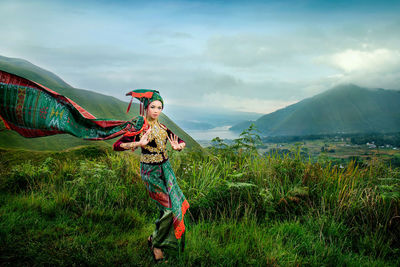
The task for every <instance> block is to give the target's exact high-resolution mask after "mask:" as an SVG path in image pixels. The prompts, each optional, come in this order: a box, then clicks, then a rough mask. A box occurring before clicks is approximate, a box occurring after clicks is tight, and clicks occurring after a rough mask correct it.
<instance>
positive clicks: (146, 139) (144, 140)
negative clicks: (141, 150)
mask: <svg viewBox="0 0 400 267" xmlns="http://www.w3.org/2000/svg"><path fill="white" fill-rule="evenodd" d="M150 131H151V128H149V129H148V130H147V131H146V132H145V133H144V135H142V138H140V140H139V146H141V147H144V146H145V145H147V144H148V143H149V134H150Z"/></svg>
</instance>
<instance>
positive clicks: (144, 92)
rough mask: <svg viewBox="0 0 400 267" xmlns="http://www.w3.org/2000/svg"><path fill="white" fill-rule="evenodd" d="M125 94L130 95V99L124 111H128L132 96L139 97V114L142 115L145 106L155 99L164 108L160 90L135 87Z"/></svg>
mask: <svg viewBox="0 0 400 267" xmlns="http://www.w3.org/2000/svg"><path fill="white" fill-rule="evenodd" d="M126 95H131V96H132V99H131V102H130V103H129V106H128V109H127V110H126V112H129V110H130V108H131V105H132V100H133V98H136V99H139V101H140V115H142V116H144V110H145V109H146V108H147V106H148V105H149V104H150V103H151V102H153V101H156V100H159V101H160V102H161V104H162V106H163V108H164V100H163V99H162V97H161V95H160V92H158V91H157V90H152V89H136V90H133V91H131V92H129V93H127V94H126Z"/></svg>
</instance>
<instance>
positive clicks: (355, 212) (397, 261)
mask: <svg viewBox="0 0 400 267" xmlns="http://www.w3.org/2000/svg"><path fill="white" fill-rule="evenodd" d="M247 141H248V140H247ZM239 143H240V142H239ZM253 145H254V143H252V142H251V140H250V143H249V142H247V143H246V142H245V143H244V144H242V145H241V146H238V145H226V144H223V143H219V144H218V145H216V146H214V147H211V148H209V149H208V150H207V151H206V152H195V151H186V152H181V153H177V152H170V160H171V163H172V166H173V167H174V170H175V172H176V175H177V177H178V183H179V184H180V186H181V188H182V190H183V192H184V194H185V195H186V197H187V199H188V201H189V203H190V205H191V207H190V210H189V213H188V215H187V217H186V220H187V235H186V250H185V252H184V253H176V252H175V253H174V252H172V251H167V253H168V257H169V259H168V263H166V264H165V265H167V266H168V265H171V266H214V265H217V266H232V265H253V266H299V265H300V266H399V265H400V251H399V249H400V241H399V240H400V239H399V236H400V216H399V215H400V214H399V208H400V170H399V169H395V168H391V167H388V166H387V165H386V164H384V163H382V162H381V161H380V160H379V158H376V157H371V159H370V160H369V161H368V164H364V165H362V166H358V165H356V164H354V162H350V163H349V164H347V165H345V166H344V167H343V168H339V167H338V166H336V165H333V164H331V162H330V161H329V160H326V158H320V159H319V160H317V161H311V160H309V159H308V158H303V157H302V156H301V155H302V154H301V148H298V149H297V150H292V151H291V152H292V153H291V154H286V155H278V154H271V155H268V156H262V155H260V154H258V153H257V152H256V150H255V148H254V146H253ZM0 159H1V166H0V167H1V168H0V174H1V176H0V190H1V196H0V203H1V204H0V243H1V246H0V261H1V264H2V265H5V266H7V265H9V266H15V265H19V266H20V265H24V266H25V265H26V266H32V265H60V266H67V265H68V266H70V265H90V266H92V265H93V266H94V265H96V266H97V265H99V266H110V265H118V266H151V265H153V262H152V257H151V254H150V252H149V250H148V248H147V242H146V238H147V236H148V235H149V234H150V233H151V232H152V230H153V227H154V225H153V222H154V220H155V219H156V216H157V210H156V206H155V205H154V203H152V202H151V201H150V200H149V197H148V196H147V192H146V191H145V187H144V185H143V184H142V182H141V178H140V175H139V174H140V171H139V158H138V155H136V154H134V153H130V152H113V151H111V149H109V148H106V147H92V146H89V147H81V148H79V149H72V150H68V151H63V152H45V151H42V152H33V151H23V150H0Z"/></svg>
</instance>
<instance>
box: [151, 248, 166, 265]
mask: <svg viewBox="0 0 400 267" xmlns="http://www.w3.org/2000/svg"><path fill="white" fill-rule="evenodd" d="M153 258H154V261H155V262H159V261H163V260H164V253H163V251H162V249H161V248H155V247H153Z"/></svg>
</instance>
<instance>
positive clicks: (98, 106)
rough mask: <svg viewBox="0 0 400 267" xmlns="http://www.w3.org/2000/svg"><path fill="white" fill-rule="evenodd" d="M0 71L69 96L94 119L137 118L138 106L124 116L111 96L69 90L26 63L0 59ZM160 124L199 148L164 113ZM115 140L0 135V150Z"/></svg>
mask: <svg viewBox="0 0 400 267" xmlns="http://www.w3.org/2000/svg"><path fill="white" fill-rule="evenodd" d="M0 69H1V70H4V71H7V72H10V73H14V74H16V75H19V76H22V77H24V78H27V79H30V80H33V81H35V82H38V83H40V84H42V85H44V86H46V87H49V88H50V89H52V90H54V91H56V92H58V93H60V94H62V95H65V96H67V97H69V98H70V99H72V100H73V101H75V102H76V103H77V104H78V105H80V106H82V107H83V108H84V109H86V110H87V111H89V112H90V113H92V114H93V115H94V116H96V117H97V118H107V119H118V120H121V119H122V120H129V119H131V118H132V117H134V116H137V115H138V110H139V108H138V104H134V106H133V107H132V108H131V111H130V113H129V114H127V113H126V108H127V105H128V103H126V102H123V101H121V100H119V99H117V98H115V97H112V96H107V95H103V94H99V93H96V92H93V91H88V90H82V89H77V88H73V87H72V86H70V85H69V84H67V83H66V82H65V81H63V80H62V79H61V78H60V77H58V76H57V75H55V74H53V73H51V72H49V71H47V70H44V69H42V68H40V67H38V66H36V65H34V64H32V63H30V62H28V61H26V60H23V59H16V58H7V57H4V56H0ZM127 100H128V99H127ZM160 121H161V122H162V123H164V124H165V125H166V126H167V127H168V128H170V129H171V130H172V131H173V132H174V133H175V134H177V135H178V136H180V137H181V138H182V139H183V140H185V141H186V143H187V145H188V147H189V148H200V145H199V144H198V143H197V142H196V141H195V140H194V139H193V138H191V137H190V136H189V135H188V134H187V133H186V132H184V131H183V130H182V129H181V128H180V127H179V126H177V125H176V124H175V123H174V122H173V121H171V120H170V119H169V118H168V117H167V116H166V115H165V114H161V116H160ZM3 128H4V126H3V124H2V122H1V129H3ZM115 140H116V139H113V140H109V141H105V142H102V141H95V142H94V141H86V140H82V139H79V138H76V137H74V136H71V135H56V136H49V137H41V138H23V137H21V136H20V135H18V134H17V133H16V132H13V131H1V132H0V147H4V148H10V147H12V148H24V149H32V150H61V149H66V148H71V147H75V146H80V145H88V144H90V145H93V144H96V145H104V146H109V145H110V144H111V143H113V142H114V141H115Z"/></svg>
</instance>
